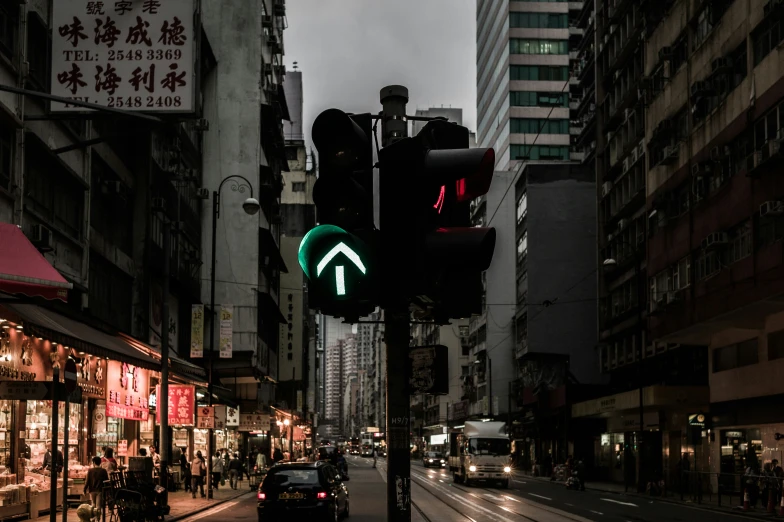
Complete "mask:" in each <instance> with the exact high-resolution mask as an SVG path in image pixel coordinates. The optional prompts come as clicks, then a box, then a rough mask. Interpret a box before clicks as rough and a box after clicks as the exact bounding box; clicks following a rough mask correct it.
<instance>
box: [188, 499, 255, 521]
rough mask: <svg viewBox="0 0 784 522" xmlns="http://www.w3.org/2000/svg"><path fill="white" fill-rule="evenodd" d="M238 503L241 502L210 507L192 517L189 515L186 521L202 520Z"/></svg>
mask: <svg viewBox="0 0 784 522" xmlns="http://www.w3.org/2000/svg"><path fill="white" fill-rule="evenodd" d="M243 496H244V495H243ZM237 504H239V502H227V503H225V504H222V505H219V506H215V507H214V508H212V509H208V510H206V511H202V512H201V513H197V514H196V515H193V516H192V517H188V518H187V519H186V522H191V521H195V520H201V519H202V518H204V517H209V516H212V515H216V514H218V513H220V512H221V511H223V510H225V509H229V508H230V507H233V506H236V505H237Z"/></svg>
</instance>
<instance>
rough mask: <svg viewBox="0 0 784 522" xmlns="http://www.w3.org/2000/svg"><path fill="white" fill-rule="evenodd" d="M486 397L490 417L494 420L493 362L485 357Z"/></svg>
mask: <svg viewBox="0 0 784 522" xmlns="http://www.w3.org/2000/svg"><path fill="white" fill-rule="evenodd" d="M487 395H488V396H489V400H490V408H489V409H490V417H491V418H492V419H493V420H495V408H493V360H492V359H491V358H490V357H489V356H488V357H487Z"/></svg>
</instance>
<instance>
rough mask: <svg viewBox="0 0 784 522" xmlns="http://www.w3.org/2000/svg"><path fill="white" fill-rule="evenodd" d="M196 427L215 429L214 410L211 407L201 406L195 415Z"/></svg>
mask: <svg viewBox="0 0 784 522" xmlns="http://www.w3.org/2000/svg"><path fill="white" fill-rule="evenodd" d="M196 427H197V428H201V429H209V428H214V427H215V408H213V407H212V406H201V407H200V408H199V410H198V413H197V414H196Z"/></svg>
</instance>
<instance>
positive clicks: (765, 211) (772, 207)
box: [759, 201, 784, 217]
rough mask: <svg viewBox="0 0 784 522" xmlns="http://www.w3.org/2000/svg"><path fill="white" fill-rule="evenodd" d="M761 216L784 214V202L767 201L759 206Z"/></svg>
mask: <svg viewBox="0 0 784 522" xmlns="http://www.w3.org/2000/svg"><path fill="white" fill-rule="evenodd" d="M759 213H760V217H766V216H769V217H773V216H780V215H782V214H784V202H781V201H765V202H764V203H762V204H761V205H760V208H759Z"/></svg>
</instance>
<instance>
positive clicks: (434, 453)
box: [427, 451, 438, 458]
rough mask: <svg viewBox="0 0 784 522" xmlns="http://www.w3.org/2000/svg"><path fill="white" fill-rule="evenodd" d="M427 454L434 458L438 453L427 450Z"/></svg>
mask: <svg viewBox="0 0 784 522" xmlns="http://www.w3.org/2000/svg"><path fill="white" fill-rule="evenodd" d="M427 456H428V457H430V458H436V457H438V453H436V452H435V451H428V452H427Z"/></svg>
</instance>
